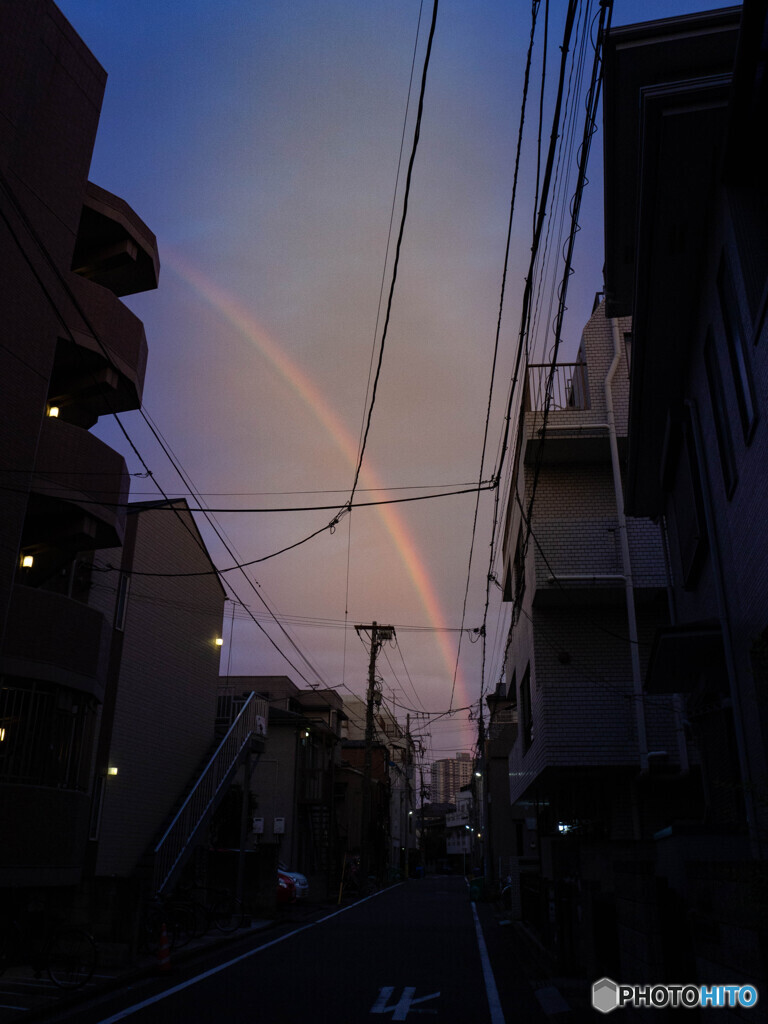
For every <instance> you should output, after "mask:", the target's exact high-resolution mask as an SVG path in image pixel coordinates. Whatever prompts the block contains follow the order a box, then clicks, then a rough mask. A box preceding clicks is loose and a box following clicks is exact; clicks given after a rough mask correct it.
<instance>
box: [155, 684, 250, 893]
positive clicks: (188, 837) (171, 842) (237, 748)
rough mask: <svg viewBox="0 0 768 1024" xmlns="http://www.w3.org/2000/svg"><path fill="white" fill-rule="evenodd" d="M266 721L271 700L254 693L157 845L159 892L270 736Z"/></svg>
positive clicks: (157, 890)
mask: <svg viewBox="0 0 768 1024" xmlns="http://www.w3.org/2000/svg"><path fill="white" fill-rule="evenodd" d="M266 721H267V702H266V701H265V700H264V699H263V698H262V697H259V696H258V695H257V694H255V693H252V694H250V695H249V696H248V698H247V699H246V700H245V702H244V703H243V705H242V708H241V709H240V712H239V714H238V715H237V717H236V718H235V720H234V721H233V722H232V724H231V726H230V727H229V729H228V731H227V733H226V735H225V736H224V738H223V739H222V741H221V743H220V744H219V746H218V747H217V749H216V752H215V753H214V755H213V757H212V758H211V760H210V761H209V762H208V764H207V765H206V767H205V768H204V769H203V772H202V774H201V775H200V777H199V779H198V780H197V782H196V783H195V785H194V787H193V788H192V790H191V792H190V793H189V795H188V796H187V798H186V800H185V801H184V803H183V804H182V806H181V808H180V810H179V811H178V813H177V814H176V816H175V817H174V819H173V821H172V822H171V824H170V825H169V826H168V828H167V829H166V831H165V833H164V834H163V836H162V838H161V839H160V841H159V842H158V844H157V846H156V847H155V851H154V854H155V856H154V888H155V892H157V893H161V892H163V890H164V889H166V888H168V887H169V886H170V884H171V882H172V881H173V880H174V878H175V877H176V875H177V872H178V871H180V870H181V868H182V866H183V865H184V863H185V862H186V859H187V855H188V853H189V852H191V850H192V849H193V848H194V846H195V844H196V841H197V837H198V836H199V835H200V833H201V832H202V829H203V828H204V827H205V826H206V825H207V823H208V821H209V820H210V818H211V815H212V814H213V812H214V811H215V810H216V808H217V806H218V805H219V803H220V801H221V798H222V797H223V795H224V793H225V792H226V790H227V788H228V786H229V784H230V783H231V781H232V778H233V776H234V774H235V772H236V771H237V769H238V768H239V767H240V765H241V764H242V763H243V761H244V759H245V756H246V754H247V753H248V752H249V751H250V750H251V748H252V745H253V741H254V740H255V739H257V738H261V739H263V738H264V736H265V735H266Z"/></svg>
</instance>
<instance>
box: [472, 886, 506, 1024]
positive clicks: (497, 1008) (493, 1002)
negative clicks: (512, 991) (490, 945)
mask: <svg viewBox="0 0 768 1024" xmlns="http://www.w3.org/2000/svg"><path fill="white" fill-rule="evenodd" d="M472 913H473V915H474V918H475V931H476V932H477V945H478V948H479V950H480V961H481V963H482V965H483V978H484V979H485V992H486V995H487V996H488V1009H489V1010H490V1011H491V1024H505V1021H504V1011H503V1010H502V1008H501V1000H500V999H499V990H498V989H497V988H496V979H495V978H494V976H493V970H492V968H491V961H490V960H489V958H488V950H487V948H486V945H485V939H484V938H483V929H482V927H481V925H480V918H479V917H478V914H477V906H476V905H475V904H474V903H473V904H472Z"/></svg>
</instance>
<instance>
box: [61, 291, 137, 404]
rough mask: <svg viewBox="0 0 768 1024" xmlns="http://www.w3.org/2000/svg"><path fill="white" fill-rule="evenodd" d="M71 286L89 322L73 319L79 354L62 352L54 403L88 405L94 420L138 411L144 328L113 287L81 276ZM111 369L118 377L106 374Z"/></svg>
mask: <svg viewBox="0 0 768 1024" xmlns="http://www.w3.org/2000/svg"><path fill="white" fill-rule="evenodd" d="M67 284H68V286H69V287H70V289H71V290H72V293H73V295H74V297H75V299H76V301H77V304H78V305H79V307H80V308H81V310H82V311H83V314H84V317H85V318H86V319H87V323H86V322H84V321H80V322H79V325H78V321H79V317H77V316H74V317H73V320H72V323H71V334H72V337H73V338H74V340H75V343H76V346H77V351H75V352H74V353H70V354H69V355H68V357H63V358H62V357H60V355H59V353H58V352H57V365H56V366H55V367H54V375H53V380H52V382H51V399H52V400H56V401H57V402H61V404H68V403H79V402H86V403H88V404H89V405H90V406H91V407H92V408H93V411H94V418H95V417H98V416H103V415H105V414H107V413H111V412H126V411H127V410H129V409H138V408H139V406H140V405H141V395H142V391H143V390H144V374H145V372H146V369H147V339H146V335H145V334H144V324H143V323H142V322H141V320H140V319H139V318H138V317H137V316H136V315H135V313H132V312H131V310H130V309H128V307H127V306H125V305H124V304H123V303H122V302H121V301H120V299H118V298H117V297H116V296H115V295H114V294H113V293H112V292H111V291H109V289H108V288H104V287H102V286H101V285H100V284H94V282H93V281H87V280H86V279H85V278H84V277H78V275H77V274H71V275H70V277H69V280H68V282H67ZM82 350H85V352H87V354H88V357H86V356H85V354H84V352H83V351H82ZM63 351H65V352H66V349H64V350H63ZM105 369H106V370H111V371H112V373H111V374H109V373H106V374H105V373H104V371H105Z"/></svg>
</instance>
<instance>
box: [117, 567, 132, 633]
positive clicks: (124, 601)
mask: <svg viewBox="0 0 768 1024" xmlns="http://www.w3.org/2000/svg"><path fill="white" fill-rule="evenodd" d="M130 582H131V577H130V576H126V574H125V573H122V572H121V573H120V578H119V579H118V581H117V603H116V605H115V629H119V630H121V631H122V630H124V629H125V612H126V609H127V607H128V588H129V586H130Z"/></svg>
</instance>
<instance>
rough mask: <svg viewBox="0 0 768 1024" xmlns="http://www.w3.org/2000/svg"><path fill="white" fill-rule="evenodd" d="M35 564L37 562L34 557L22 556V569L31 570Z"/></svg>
mask: <svg viewBox="0 0 768 1024" xmlns="http://www.w3.org/2000/svg"><path fill="white" fill-rule="evenodd" d="M34 564H35V560H34V558H33V557H32V555H22V556H21V568H22V569H31V568H32V566H33V565H34Z"/></svg>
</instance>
